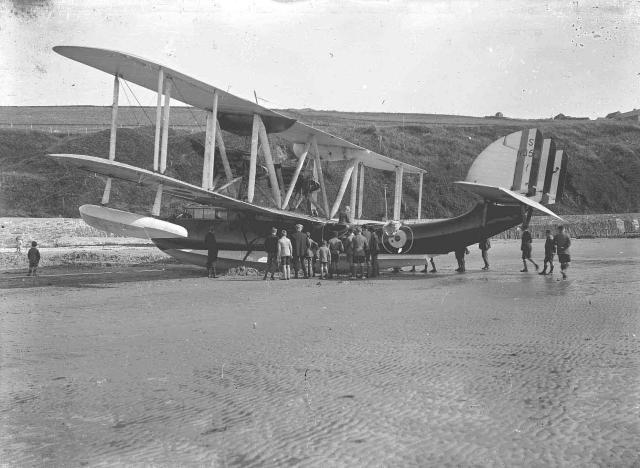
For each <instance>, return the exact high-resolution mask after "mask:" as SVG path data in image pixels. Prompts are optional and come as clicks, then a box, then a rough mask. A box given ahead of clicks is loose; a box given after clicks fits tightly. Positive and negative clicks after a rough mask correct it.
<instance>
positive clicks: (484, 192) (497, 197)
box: [454, 181, 565, 222]
mask: <svg viewBox="0 0 640 468" xmlns="http://www.w3.org/2000/svg"><path fill="white" fill-rule="evenodd" d="M454 183H456V184H458V185H459V186H460V187H462V188H463V189H465V190H467V191H469V192H471V193H475V194H476V195H479V196H481V197H482V198H484V199H485V200H490V201H492V202H496V203H513V202H518V203H522V204H524V205H527V206H530V207H532V208H535V209H536V210H538V211H542V212H543V213H545V214H548V215H549V216H553V217H554V218H558V219H559V220H560V221H562V222H565V221H564V219H562V218H561V217H560V216H558V215H557V214H555V213H554V212H553V211H551V210H550V209H549V208H547V207H546V206H544V205H541V204H540V203H538V202H537V201H535V200H532V199H530V198H527V197H525V196H524V195H521V194H519V193H515V192H513V191H511V190H509V189H506V188H503V187H495V186H492V185H484V184H474V183H473V182H462V181H458V182H454Z"/></svg>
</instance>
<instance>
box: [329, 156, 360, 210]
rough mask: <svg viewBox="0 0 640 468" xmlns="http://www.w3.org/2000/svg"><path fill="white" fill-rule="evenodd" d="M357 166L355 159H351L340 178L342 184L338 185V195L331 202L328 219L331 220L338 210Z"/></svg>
mask: <svg viewBox="0 0 640 468" xmlns="http://www.w3.org/2000/svg"><path fill="white" fill-rule="evenodd" d="M357 164H358V160H357V159H352V160H351V162H350V163H349V166H348V167H347V169H346V170H345V171H344V176H342V183H341V184H340V189H339V190H338V194H337V195H336V200H335V201H334V202H333V207H332V208H331V212H330V213H329V219H331V218H333V217H334V216H335V215H336V213H337V212H338V208H340V203H341V202H342V198H343V197H344V192H345V191H346V190H347V185H348V184H349V179H350V178H351V174H352V173H353V170H354V169H355V167H356V165H357Z"/></svg>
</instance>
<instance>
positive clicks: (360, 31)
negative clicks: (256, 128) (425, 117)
mask: <svg viewBox="0 0 640 468" xmlns="http://www.w3.org/2000/svg"><path fill="white" fill-rule="evenodd" d="M55 45H78V46H90V47H101V48H108V49H114V50H118V51H121V52H127V53H130V54H133V55H137V56H140V57H144V58H146V59H149V60H152V61H155V62H159V63H161V64H164V65H166V66H168V67H171V68H174V69H176V70H179V71H181V72H182V73H185V74H187V75H190V76H193V77H195V78H198V79H200V80H202V81H205V82H207V83H210V84H211V85H213V86H216V87H219V88H221V89H224V90H228V91H229V92H231V93H233V94H236V95H238V96H240V97H244V98H246V99H251V100H253V93H254V91H255V92H256V94H257V95H258V97H259V99H260V104H262V105H265V106H266V107H271V108H280V109H284V108H313V109H324V110H339V111H362V112H365V111H366V112H404V113H430V114H457V115H473V116H484V115H493V114H495V113H496V112H498V111H499V112H502V113H503V114H504V115H505V116H508V117H521V118H548V117H552V116H554V115H556V114H558V113H564V114H565V115H571V116H585V117H591V118H595V117H599V116H604V115H606V114H608V113H610V112H614V111H616V110H621V111H627V110H631V109H633V108H636V107H640V52H638V51H640V0H634V1H631V0H606V1H597V0H588V1H581V0H580V1H575V0H574V1H556V0H550V1H544V0H483V1H471V0H422V1H418V0H342V1H322V0H246V1H243V0H217V1H212V0H206V1H205V0H178V1H168V0H155V1H152V0H149V1H146V0H0V76H2V77H3V80H2V81H3V84H4V86H3V90H2V91H0V105H78V104H94V105H109V104H110V103H111V97H112V78H111V77H109V76H108V75H106V74H104V73H103V72H100V71H98V70H95V69H93V68H90V67H87V66H85V65H82V64H79V63H76V62H73V61H71V60H69V59H67V58H64V57H62V56H60V55H58V54H56V53H54V52H53V51H52V47H53V46H55ZM7 83H8V86H7ZM134 90H135V94H136V96H137V98H138V99H139V101H140V102H141V104H143V105H155V97H154V94H153V93H151V92H148V91H146V90H143V89H141V88H137V87H135V89H134ZM121 104H127V102H126V101H124V102H123V100H122V96H121Z"/></svg>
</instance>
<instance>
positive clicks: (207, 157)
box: [202, 90, 218, 190]
mask: <svg viewBox="0 0 640 468" xmlns="http://www.w3.org/2000/svg"><path fill="white" fill-rule="evenodd" d="M217 121H218V91H217V90H216V91H214V92H213V105H212V110H211V112H207V127H206V133H205V137H204V161H203V162H202V188H203V189H205V190H211V189H212V188H213V166H214V163H215V155H216V143H215V142H216V133H217V125H216V123H217Z"/></svg>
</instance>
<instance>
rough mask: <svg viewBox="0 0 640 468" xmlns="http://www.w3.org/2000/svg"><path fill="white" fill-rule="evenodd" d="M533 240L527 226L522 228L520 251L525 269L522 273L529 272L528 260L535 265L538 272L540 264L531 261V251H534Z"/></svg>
mask: <svg viewBox="0 0 640 468" xmlns="http://www.w3.org/2000/svg"><path fill="white" fill-rule="evenodd" d="M532 242H533V240H532V238H531V233H530V232H529V229H528V228H527V227H526V226H522V239H521V244H520V250H522V265H523V266H524V268H523V269H522V270H520V272H521V273H526V272H527V271H529V269H528V268H527V260H529V261H530V262H531V263H533V266H534V267H536V271H537V270H538V264H537V263H536V262H534V261H533V260H532V259H531V250H532Z"/></svg>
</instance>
